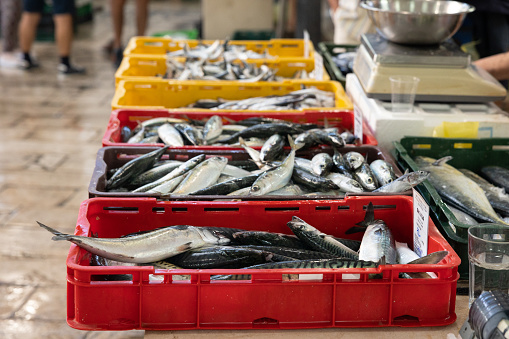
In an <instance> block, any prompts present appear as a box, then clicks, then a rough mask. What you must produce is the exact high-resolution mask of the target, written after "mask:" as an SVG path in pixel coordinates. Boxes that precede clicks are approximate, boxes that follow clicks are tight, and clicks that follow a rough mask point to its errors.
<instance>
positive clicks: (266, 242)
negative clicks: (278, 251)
mask: <svg viewBox="0 0 509 339" xmlns="http://www.w3.org/2000/svg"><path fill="white" fill-rule="evenodd" d="M233 239H234V240H235V241H236V242H238V243H241V244H243V245H259V246H277V247H287V248H294V249H308V247H307V246H306V245H305V244H304V243H303V242H302V241H301V240H299V238H298V237H296V236H294V235H290V234H283V233H273V232H264V231H241V232H238V233H234V234H233Z"/></svg>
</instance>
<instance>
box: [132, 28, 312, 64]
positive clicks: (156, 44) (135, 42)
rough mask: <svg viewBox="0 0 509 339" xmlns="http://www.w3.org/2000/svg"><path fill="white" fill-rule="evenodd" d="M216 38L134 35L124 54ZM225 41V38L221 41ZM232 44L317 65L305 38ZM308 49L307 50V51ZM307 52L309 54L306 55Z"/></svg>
mask: <svg viewBox="0 0 509 339" xmlns="http://www.w3.org/2000/svg"><path fill="white" fill-rule="evenodd" d="M214 41H215V40H185V41H182V40H175V39H172V38H164V37H145V36H143V37H133V38H131V39H130V40H129V43H128V44H127V46H126V48H125V49H124V56H129V55H133V54H151V55H154V54H159V55H164V54H166V53H168V52H174V51H178V50H181V49H183V46H184V44H185V43H187V45H188V46H189V47H190V48H193V47H196V46H197V45H198V44H200V43H203V44H206V45H211V44H212V43H214ZM220 42H221V43H224V40H221V41H220ZM229 44H230V45H235V46H245V48H246V49H247V50H250V51H254V52H256V53H260V54H263V53H265V52H268V54H270V55H271V56H272V58H270V59H271V60H277V59H283V58H284V59H287V60H288V61H290V60H292V61H294V62H303V63H306V64H307V67H308V68H307V70H308V71H312V70H313V68H314V66H315V59H314V58H315V56H314V53H315V49H314V47H313V43H312V42H311V41H308V42H307V46H306V44H305V40H304V39H271V40H230V41H229ZM306 49H307V51H306ZM306 53H307V55H306ZM248 60H249V62H252V61H254V62H260V61H262V62H263V61H265V60H268V58H266V59H248Z"/></svg>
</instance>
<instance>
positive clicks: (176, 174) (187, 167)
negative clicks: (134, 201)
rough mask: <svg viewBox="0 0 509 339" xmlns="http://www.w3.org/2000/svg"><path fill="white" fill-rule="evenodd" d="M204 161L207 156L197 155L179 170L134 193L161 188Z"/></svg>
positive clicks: (139, 188) (178, 168)
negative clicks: (160, 186)
mask: <svg viewBox="0 0 509 339" xmlns="http://www.w3.org/2000/svg"><path fill="white" fill-rule="evenodd" d="M203 161H205V154H200V155H197V156H195V157H193V158H191V159H189V160H187V161H186V162H184V163H182V164H181V165H179V166H178V167H177V168H175V169H173V170H172V171H171V172H169V173H167V174H165V175H164V176H162V177H161V178H159V179H157V180H154V181H152V182H150V183H147V184H145V185H143V186H141V187H138V188H137V189H135V190H134V191H133V192H146V191H148V190H151V189H153V188H154V187H156V186H159V185H161V184H163V183H165V182H168V181H170V180H173V179H175V178H177V177H179V176H181V175H183V174H185V173H187V172H189V171H190V170H192V169H193V168H195V167H196V166H198V165H199V164H201V163H202V162H203Z"/></svg>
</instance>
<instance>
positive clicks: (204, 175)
mask: <svg viewBox="0 0 509 339" xmlns="http://www.w3.org/2000/svg"><path fill="white" fill-rule="evenodd" d="M227 162H228V159H227V158H225V157H212V158H209V159H207V160H205V161H203V162H201V163H200V164H198V165H197V166H196V167H195V168H193V169H192V170H191V172H189V175H188V176H187V177H186V178H185V179H184V180H183V181H182V182H181V183H180V185H179V186H178V187H177V188H175V190H174V191H173V192H172V193H173V194H176V195H178V194H189V193H191V192H194V191H197V190H199V189H202V188H205V187H208V186H210V185H213V184H214V183H215V182H216V181H217V179H218V178H219V176H220V175H221V172H222V171H223V170H224V168H225V166H226V163H227Z"/></svg>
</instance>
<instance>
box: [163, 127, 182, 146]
mask: <svg viewBox="0 0 509 339" xmlns="http://www.w3.org/2000/svg"><path fill="white" fill-rule="evenodd" d="M157 134H158V135H159V138H161V140H162V141H163V142H164V143H165V144H166V145H169V146H172V147H181V146H184V139H182V136H181V135H180V132H179V131H178V130H177V129H176V128H175V127H174V126H173V125H172V124H168V123H166V124H163V125H161V126H159V128H158V129H157Z"/></svg>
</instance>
